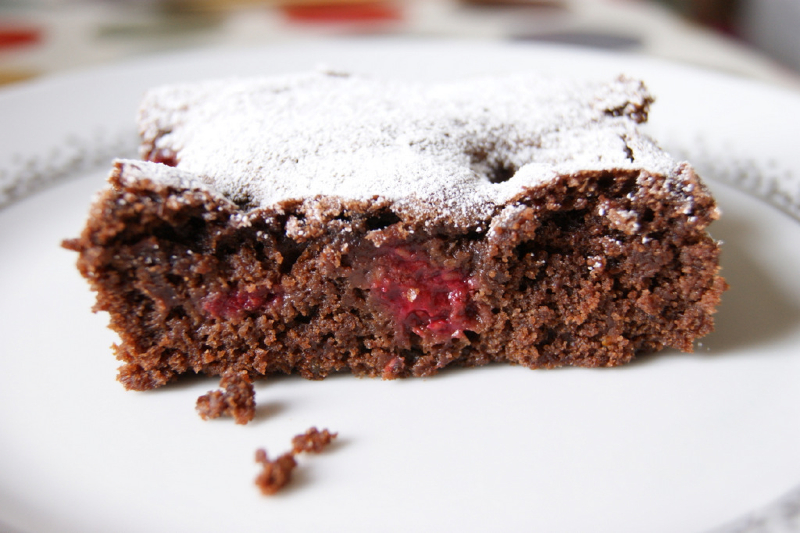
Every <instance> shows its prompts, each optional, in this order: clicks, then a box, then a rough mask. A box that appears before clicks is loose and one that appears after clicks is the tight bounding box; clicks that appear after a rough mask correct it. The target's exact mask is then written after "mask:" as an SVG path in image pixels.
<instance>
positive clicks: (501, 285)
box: [64, 161, 726, 390]
mask: <svg viewBox="0 0 800 533" xmlns="http://www.w3.org/2000/svg"><path fill="white" fill-rule="evenodd" d="M167 168H168V167H166V166H164V165H160V164H156V163H143V162H130V161H117V162H116V163H115V166H114V170H113V172H112V174H111V177H110V179H109V182H110V186H109V187H108V188H107V189H105V190H104V191H103V192H102V193H101V194H100V195H99V196H98V198H97V199H96V201H95V203H94V205H93V207H92V210H91V213H90V217H89V221H88V223H87V226H86V228H85V229H84V231H83V232H82V234H81V236H80V237H79V238H77V239H72V240H69V241H65V244H64V245H65V246H66V247H67V248H69V249H72V250H75V251H77V252H79V259H78V268H79V270H80V272H81V273H82V275H83V276H84V277H86V278H87V280H89V282H90V284H91V286H92V288H93V289H94V290H95V291H96V292H97V303H96V305H95V310H96V311H107V312H108V313H109V316H110V327H111V328H112V329H113V330H114V331H116V332H117V333H118V334H119V336H120V343H119V344H118V345H116V346H115V347H114V350H115V352H116V356H117V358H118V359H119V360H120V361H122V363H123V365H122V366H121V368H120V372H119V380H120V381H121V382H122V383H123V385H124V386H125V387H126V388H128V389H134V390H146V389H152V388H155V387H159V386H161V385H164V384H166V383H167V382H169V381H171V380H173V379H175V378H176V377H177V376H178V375H180V374H183V373H187V372H195V373H205V374H211V375H218V374H223V373H225V372H226V371H235V372H242V371H246V372H247V373H248V374H249V375H251V376H253V377H256V376H258V375H266V374H271V373H277V372H280V373H298V374H300V375H302V376H303V377H306V378H310V379H321V378H324V377H325V376H327V375H329V374H330V373H333V372H339V371H350V372H352V373H354V374H356V375H361V376H375V377H377V376H380V377H383V378H390V379H391V378H397V377H406V376H430V375H433V374H435V373H436V372H437V371H438V370H440V369H442V368H444V367H446V366H449V365H460V366H480V365H485V364H487V363H490V362H495V361H496V362H509V363H512V364H519V365H523V366H527V367H530V368H552V367H557V366H563V365H574V366H585V367H600V366H614V365H619V364H622V363H625V362H628V361H630V360H631V359H632V358H633V357H634V356H635V355H636V354H637V353H641V352H650V351H656V350H659V349H661V348H663V347H673V348H676V349H679V350H682V351H691V350H692V348H693V341H694V340H695V339H697V338H699V337H702V336H704V335H706V334H707V333H709V332H710V331H711V330H712V329H713V323H714V322H713V316H712V315H713V313H714V311H715V308H716V306H717V304H718V303H719V301H720V296H721V293H722V292H723V291H724V290H725V288H726V284H725V282H724V280H723V279H722V278H721V277H720V276H719V253H720V250H719V246H718V243H717V242H716V241H714V240H713V239H712V238H711V237H710V236H709V235H708V234H707V232H706V231H705V229H706V226H707V225H708V224H709V223H710V222H711V221H712V220H714V219H716V218H717V217H718V210H717V208H716V205H715V202H714V200H713V198H712V197H711V195H710V194H709V192H708V190H707V188H706V186H705V185H704V184H703V183H702V182H701V181H700V180H699V178H698V177H697V175H696V174H695V173H694V171H693V170H692V168H691V167H690V166H689V165H688V164H686V163H681V164H678V165H677V167H676V169H675V175H674V176H670V177H669V178H667V177H665V176H664V175H661V174H658V173H654V172H649V171H647V170H643V169H636V168H624V169H617V170H594V171H591V170H590V171H583V172H575V173H571V174H564V175H559V176H557V177H555V178H554V179H552V180H549V181H545V182H542V183H541V184H539V185H537V186H535V187H527V188H524V189H523V190H522V191H521V192H520V193H519V194H517V195H516V196H515V197H514V198H513V199H511V200H510V201H509V202H507V203H506V204H504V205H498V206H496V207H495V208H494V210H493V212H492V213H491V214H490V215H489V216H486V217H484V218H478V219H476V220H475V221H474V223H473V224H472V225H471V226H469V227H464V226H463V225H460V224H448V223H447V221H446V220H445V221H440V222H439V223H437V224H431V223H430V221H426V222H422V221H420V220H415V218H414V217H413V210H409V209H403V210H396V209H393V203H392V201H390V200H388V199H382V198H373V199H371V200H370V201H362V200H347V199H342V198H337V197H331V196H317V197H313V198H308V199H303V200H289V201H283V202H280V203H277V204H275V205H273V206H271V207H269V208H250V207H248V206H247V205H246V203H240V205H237V204H236V203H233V202H232V201H230V200H227V199H225V198H223V197H221V196H219V195H217V194H215V193H214V191H213V190H212V189H211V188H209V187H206V186H204V185H203V184H202V183H199V182H198V181H197V180H196V179H194V178H193V177H192V176H191V175H189V174H188V173H187V174H185V175H184V174H181V172H179V171H177V169H169V173H170V176H171V179H170V180H164V179H161V176H160V174H162V173H164V172H166V170H165V169H167ZM148 175H152V176H153V179H148Z"/></svg>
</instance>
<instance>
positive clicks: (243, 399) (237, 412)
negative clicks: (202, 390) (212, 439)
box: [195, 371, 256, 424]
mask: <svg viewBox="0 0 800 533" xmlns="http://www.w3.org/2000/svg"><path fill="white" fill-rule="evenodd" d="M219 386H220V388H221V389H224V390H215V391H209V392H208V394H204V395H203V396H200V397H199V398H198V399H197V405H196V407H195V408H196V409H197V413H198V414H199V415H200V417H201V418H202V419H203V420H208V419H209V418H219V417H220V416H223V415H228V416H232V417H233V419H234V421H235V422H236V423H237V424H247V423H248V422H249V421H251V420H252V419H253V417H254V416H255V414H256V401H255V391H254V390H253V383H252V382H251V380H250V377H249V376H248V374H247V372H244V371H242V372H234V371H228V372H225V373H224V374H223V375H222V379H221V380H220V382H219Z"/></svg>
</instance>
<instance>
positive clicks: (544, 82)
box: [139, 72, 677, 224]
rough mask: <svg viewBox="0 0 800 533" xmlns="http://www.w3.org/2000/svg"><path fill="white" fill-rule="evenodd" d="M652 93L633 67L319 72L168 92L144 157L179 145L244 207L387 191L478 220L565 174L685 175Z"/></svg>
mask: <svg viewBox="0 0 800 533" xmlns="http://www.w3.org/2000/svg"><path fill="white" fill-rule="evenodd" d="M650 101H651V98H650V95H649V94H648V93H647V91H646V89H645V88H644V86H643V85H642V84H641V82H638V81H636V80H631V79H628V78H625V77H620V78H617V79H615V80H612V81H610V82H607V81H605V82H596V81H585V80H584V81H576V80H554V79H549V78H542V77H540V76H537V75H532V74H529V75H516V76H509V77H505V78H492V79H479V80H470V81H464V82H457V83H440V84H428V85H426V84H421V83H411V82H399V81H387V80H377V79H372V78H366V77H358V76H350V75H342V74H337V73H330V72H313V73H307V74H298V75H289V76H282V77H274V78H262V79H243V80H223V81H214V82H206V83H202V84H195V85H177V86H168V87H163V88H159V89H156V90H154V91H151V92H150V93H149V94H148V95H147V96H146V98H145V100H144V102H143V104H142V107H141V110H140V116H139V126H140V134H141V136H142V140H143V144H142V155H143V157H145V158H147V157H148V156H151V155H152V154H155V153H160V154H164V153H168V154H173V155H174V160H175V161H176V163H177V169H178V170H179V171H181V175H182V176H183V175H194V176H196V177H197V179H198V180H199V181H200V182H202V183H204V184H206V185H207V186H208V187H210V188H211V189H212V190H215V191H217V192H219V193H220V194H222V195H224V196H225V197H227V198H230V199H231V200H233V201H235V202H237V203H240V204H247V205H249V206H252V207H267V206H270V205H275V204H278V203H280V202H282V201H285V200H293V199H300V198H307V197H313V196H317V195H324V196H337V197H342V198H346V199H354V200H368V199H371V198H383V199H388V200H390V201H391V202H393V204H394V209H395V210H396V211H397V212H398V213H401V214H402V213H403V212H404V211H414V212H415V214H416V215H417V216H419V214H420V213H421V212H422V213H427V215H426V217H427V218H429V219H431V220H436V219H441V218H447V219H448V220H451V221H456V222H457V223H463V224H468V221H469V220H474V219H475V218H478V219H481V218H485V217H487V216H489V215H490V213H491V212H493V211H495V210H496V209H497V206H501V205H504V204H506V203H508V202H509V201H510V200H512V199H513V198H514V197H515V196H517V195H519V193H520V191H522V190H524V189H525V188H532V187H537V186H540V185H541V184H543V183H546V182H547V181H548V180H551V179H553V178H554V177H556V176H559V175H564V174H572V173H575V172H579V171H583V170H612V169H631V168H635V169H646V170H647V171H648V172H651V173H658V174H663V175H666V176H676V175H677V173H676V168H677V165H676V162H675V161H674V160H673V159H672V158H670V157H669V156H667V155H666V154H664V153H663V152H662V151H661V150H660V149H659V148H658V147H657V146H655V144H654V143H653V142H652V141H650V140H649V139H648V138H646V137H644V136H643V135H642V134H641V133H640V132H639V131H638V129H637V126H636V123H637V122H639V121H641V120H644V119H645V118H646V113H647V107H648V105H649V103H650ZM159 175H161V174H160V173H159ZM162 179H164V176H162Z"/></svg>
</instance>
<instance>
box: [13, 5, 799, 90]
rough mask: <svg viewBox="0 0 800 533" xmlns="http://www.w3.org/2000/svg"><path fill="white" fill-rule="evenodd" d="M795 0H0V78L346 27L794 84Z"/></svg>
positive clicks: (329, 33)
mask: <svg viewBox="0 0 800 533" xmlns="http://www.w3.org/2000/svg"><path fill="white" fill-rule="evenodd" d="M797 28H800V0H0V85H4V84H12V83H15V82H19V81H22V80H27V79H32V78H35V77H37V76H42V75H45V74H50V73H56V72H64V71H69V70H75V69H80V68H85V67H90V66H95V65H101V64H104V63H105V64H107V63H110V62H115V61H120V60H123V59H127V58H133V57H142V56H146V55H147V54H154V53H160V52H170V51H180V50H187V49H192V48H197V47H208V46H226V45H232V46H238V45H258V44H268V43H274V42H278V41H289V40H293V39H294V40H298V39H316V38H331V37H337V36H341V37H353V36H372V35H382V36H397V37H403V38H412V39H414V38H461V39H464V38H469V39H493V40H507V41H531V42H537V41H539V42H556V43H565V44H571V45H575V46H587V47H593V48H600V49H610V50H620V51H628V52H636V53H642V54H648V55H652V56H656V57H662V58H667V59H671V60H675V61H680V62H685V63H691V64H695V65H700V66H703V67H707V68H714V69H718V70H721V71H726V72H730V73H734V74H738V75H742V76H747V77H751V78H755V79H761V80H764V81H767V82H771V83H776V84H780V85H783V86H787V87H790V88H793V89H796V90H800V81H798V80H800V31H798V29H797Z"/></svg>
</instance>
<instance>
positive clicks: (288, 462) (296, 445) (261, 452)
mask: <svg viewBox="0 0 800 533" xmlns="http://www.w3.org/2000/svg"><path fill="white" fill-rule="evenodd" d="M337 436H338V433H331V432H330V431H328V430H327V429H323V430H322V431H319V430H318V429H317V428H316V427H311V428H309V429H308V430H307V431H306V432H305V433H302V434H300V435H295V436H294V438H292V450H291V451H289V452H286V453H284V454H282V455H280V456H279V457H278V458H277V459H275V460H274V461H271V460H269V458H268V456H267V451H266V450H265V449H263V448H260V449H258V450H256V462H257V463H261V465H262V467H263V469H262V471H261V472H260V473H259V474H258V477H257V478H256V485H257V486H258V487H259V488H260V489H261V492H262V493H263V494H265V495H272V494H275V493H276V492H278V491H279V490H280V489H282V488H283V487H284V486H285V485H286V484H287V483H289V481H290V480H291V478H292V472H293V471H294V469H295V468H296V467H297V460H296V459H295V455H297V454H300V453H304V452H305V453H320V452H322V451H323V450H324V449H325V448H326V447H327V446H328V445H329V444H330V443H331V441H332V440H333V439H335V438H336V437H337Z"/></svg>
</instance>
